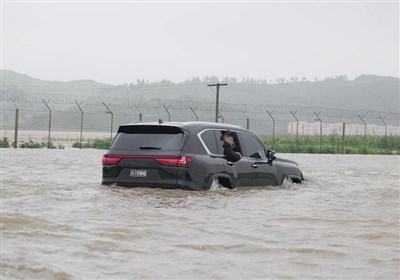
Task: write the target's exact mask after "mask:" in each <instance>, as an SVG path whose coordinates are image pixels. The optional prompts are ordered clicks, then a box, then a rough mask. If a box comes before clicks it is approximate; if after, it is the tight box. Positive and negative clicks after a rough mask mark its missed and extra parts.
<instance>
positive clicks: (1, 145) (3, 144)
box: [0, 137, 10, 148]
mask: <svg viewBox="0 0 400 280" xmlns="http://www.w3.org/2000/svg"><path fill="white" fill-rule="evenodd" d="M0 148H10V143H9V142H8V138H7V137H3V139H1V140H0Z"/></svg>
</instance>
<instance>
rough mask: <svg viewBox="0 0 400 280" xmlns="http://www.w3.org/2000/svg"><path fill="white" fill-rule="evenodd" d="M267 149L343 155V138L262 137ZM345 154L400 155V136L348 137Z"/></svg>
mask: <svg viewBox="0 0 400 280" xmlns="http://www.w3.org/2000/svg"><path fill="white" fill-rule="evenodd" d="M261 139H262V141H263V142H264V144H265V145H266V146H267V147H270V148H272V149H274V150H275V151H276V152H281V153H310V154H314V153H322V154H341V153H342V137H341V136H336V135H331V136H322V138H321V145H320V137H319V136H299V138H298V142H297V140H296V137H295V136H275V139H274V144H273V139H272V136H263V137H261ZM343 153H345V154H397V155H399V154H400V136H388V137H387V138H386V141H385V137H383V136H367V138H364V136H346V137H345V139H344V147H343Z"/></svg>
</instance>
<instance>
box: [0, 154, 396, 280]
mask: <svg viewBox="0 0 400 280" xmlns="http://www.w3.org/2000/svg"><path fill="white" fill-rule="evenodd" d="M103 152H104V151H99V150H82V151H80V150H76V149H66V150H24V149H18V150H14V149H3V150H1V159H2V163H1V172H2V175H1V179H2V188H1V189H2V191H1V203H2V205H1V210H2V220H1V233H2V235H1V242H2V248H1V275H2V278H3V279H77V278H79V279H94V278H98V279H209V278H211V279H249V278H250V279H254V278H263V279H265V278H267V279H400V233H399V228H400V192H399V184H400V181H399V178H400V176H399V175H400V171H399V169H400V168H399V159H400V157H399V156H365V155H345V156H342V155H304V154H278V156H282V157H286V158H289V159H293V160H296V161H297V162H299V164H300V166H301V168H302V170H303V172H304V174H305V177H306V179H307V182H306V183H304V184H302V185H293V184H287V185H285V186H283V187H281V188H273V187H258V188H246V189H236V190H227V189H219V190H212V191H204V192H191V191H181V190H160V189H141V188H137V189H127V188H120V187H115V186H102V185H101V184H100V180H101V163H100V161H101V155H102V153H103Z"/></svg>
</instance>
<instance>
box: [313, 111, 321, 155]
mask: <svg viewBox="0 0 400 280" xmlns="http://www.w3.org/2000/svg"><path fill="white" fill-rule="evenodd" d="M314 115H315V116H316V117H317V118H316V119H315V120H316V121H319V153H321V149H322V120H321V118H320V117H319V115H321V112H319V113H318V114H317V113H315V112H314Z"/></svg>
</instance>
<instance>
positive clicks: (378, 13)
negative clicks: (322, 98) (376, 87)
mask: <svg viewBox="0 0 400 280" xmlns="http://www.w3.org/2000/svg"><path fill="white" fill-rule="evenodd" d="M1 19H2V69H8V70H14V71H17V72H21V73H24V74H27V75H30V76H33V77H36V78H40V79H46V80H47V79H48V80H61V81H69V80H77V79H93V80H96V81H99V82H104V83H110V84H120V83H129V82H135V81H136V79H138V78H145V79H148V80H149V81H156V80H161V79H169V80H173V81H175V82H179V81H183V80H184V79H186V78H189V77H192V76H200V77H203V76H206V75H208V76H211V75H216V76H218V77H219V78H221V79H222V78H223V77H225V76H231V77H237V78H239V79H241V78H244V77H253V78H257V79H268V80H270V79H273V80H275V79H276V78H278V77H286V78H289V77H291V76H298V77H300V78H301V77H307V78H309V79H312V80H313V79H314V78H315V77H318V78H323V77H326V76H336V75H348V76H349V77H350V78H354V77H355V76H358V75H360V74H377V75H387V76H396V77H398V76H399V3H398V2H397V3H396V2H391V3H390V2H386V3H382V2H376V3H365V2H364V3H354V2H347V3H344V2H341V3H332V2H329V3H316V2H302V3H298V2H297V3H296V2H291V3H277V2H265V3H234V2H230V3H229V2H228V3H221V2H219V3H207V2H203V3H199V2H197V3H193V2H192V3H189V2H185V3H176V2H169V3H160V2H158V3H155V2H153V3H148V2H131V3H121V2H120V3H115V2H114V3H112V2H109V3H104V2H103V3H101V2H88V1H86V2H81V3H79V2H73V3H65V2H64V3H60V2H48V3H43V2H34V3H29V2H19V3H16V2H13V1H8V2H3V3H2V16H1Z"/></svg>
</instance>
